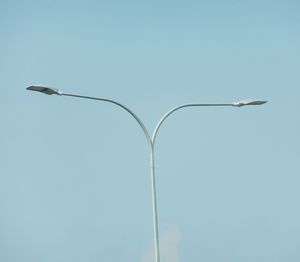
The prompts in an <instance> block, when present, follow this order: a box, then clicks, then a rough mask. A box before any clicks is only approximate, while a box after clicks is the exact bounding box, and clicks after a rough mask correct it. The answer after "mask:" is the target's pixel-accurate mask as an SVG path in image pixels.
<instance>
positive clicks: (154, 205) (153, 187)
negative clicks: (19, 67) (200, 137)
mask: <svg viewBox="0 0 300 262" xmlns="http://www.w3.org/2000/svg"><path fill="white" fill-rule="evenodd" d="M27 90H31V91H37V92H41V93H44V94H47V95H53V94H55V95H59V96H70V97H77V98H84V99H91V100H98V101H103V102H108V103H112V104H114V105H116V106H119V107H121V108H123V109H124V110H126V111H127V112H128V113H129V114H130V115H131V116H132V117H133V118H134V119H135V120H136V121H137V122H138V124H139V125H140V127H141V128H142V130H143V132H144V134H145V137H146V139H147V142H148V145H149V149H150V172H151V173H150V174H151V191H152V211H153V212H152V214H153V235H154V258H155V262H160V251H159V234H158V217H157V199H156V183H155V162H154V146H155V140H156V136H157V133H158V130H159V128H160V127H161V125H162V124H163V122H164V121H165V120H166V119H167V118H168V117H169V116H170V115H171V114H173V113H174V112H175V111H177V110H179V109H182V108H186V107H198V106H231V107H241V106H248V105H262V104H264V103H266V102H267V101H265V100H252V99H247V100H241V101H238V102H234V103H224V104H220V103H213V104H199V103H192V104H183V105H180V106H177V107H175V108H173V109H171V110H170V111H169V112H167V113H166V114H165V115H164V116H163V117H162V118H161V119H160V120H159V122H158V124H157V125H156V127H155V129H154V131H153V134H152V136H151V135H150V133H149V131H148V130H147V128H146V127H145V125H144V124H143V122H142V121H141V120H140V118H139V117H138V116H137V115H136V114H135V113H134V112H133V111H131V110H130V109H129V108H128V107H127V106H125V105H123V104H121V103H119V102H116V101H114V100H110V99H106V98H98V97H90V96H82V95H76V94H68V93H64V92H62V91H61V90H59V89H56V88H51V87H47V86H40V85H32V86H29V87H27Z"/></svg>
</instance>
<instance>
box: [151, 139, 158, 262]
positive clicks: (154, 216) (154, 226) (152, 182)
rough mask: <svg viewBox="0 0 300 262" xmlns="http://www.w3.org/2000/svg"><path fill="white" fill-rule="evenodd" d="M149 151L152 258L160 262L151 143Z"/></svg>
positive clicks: (152, 146) (152, 148)
mask: <svg viewBox="0 0 300 262" xmlns="http://www.w3.org/2000/svg"><path fill="white" fill-rule="evenodd" d="M150 148H151V150H150V169H151V191H152V215H153V234H154V256H155V262H160V250H159V234H158V215H157V213H158V212H157V200H156V196H157V194H156V182H155V161H154V144H153V142H152V143H151V147H150Z"/></svg>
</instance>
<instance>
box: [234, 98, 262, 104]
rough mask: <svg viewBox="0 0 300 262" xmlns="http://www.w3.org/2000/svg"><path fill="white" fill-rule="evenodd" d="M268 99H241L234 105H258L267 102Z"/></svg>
mask: <svg viewBox="0 0 300 262" xmlns="http://www.w3.org/2000/svg"><path fill="white" fill-rule="evenodd" d="M267 102H268V101H266V100H255V99H245V100H241V101H238V102H234V103H233V106H250V105H253V106H257V105H262V104H265V103H267Z"/></svg>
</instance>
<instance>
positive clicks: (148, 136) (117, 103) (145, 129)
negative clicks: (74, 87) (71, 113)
mask: <svg viewBox="0 0 300 262" xmlns="http://www.w3.org/2000/svg"><path fill="white" fill-rule="evenodd" d="M60 95H62V96H71V97H77V98H84V99H91V100H99V101H104V102H108V103H112V104H114V105H117V106H119V107H121V108H123V109H124V110H126V111H127V112H128V113H129V114H130V115H131V116H132V117H133V118H134V119H135V120H136V121H137V122H138V124H139V125H140V127H141V128H142V130H143V132H144V134H145V136H146V138H147V141H148V143H149V145H150V146H152V141H151V137H150V135H149V132H148V130H147V128H146V126H145V125H144V123H143V122H142V120H141V119H140V118H139V117H138V116H137V115H136V114H135V113H134V112H133V111H131V110H130V109H129V108H128V107H127V106H124V105H123V104H121V103H119V102H117V101H114V100H110V99H106V98H99V97H91V96H82V95H74V94H68V93H62V92H61V94H60Z"/></svg>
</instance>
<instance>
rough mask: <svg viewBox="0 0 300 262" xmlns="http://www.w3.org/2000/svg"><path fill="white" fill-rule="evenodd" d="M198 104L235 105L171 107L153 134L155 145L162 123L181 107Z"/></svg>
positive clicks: (181, 106) (182, 106)
mask: <svg viewBox="0 0 300 262" xmlns="http://www.w3.org/2000/svg"><path fill="white" fill-rule="evenodd" d="M196 106H235V105H234V104H184V105H180V106H177V107H175V108H173V109H171V110H170V111H169V112H167V113H166V114H165V115H164V116H163V117H162V118H161V119H160V120H159V122H158V124H157V125H156V127H155V129H154V132H153V135H152V143H153V146H154V145H155V140H156V136H157V133H158V130H159V129H160V127H161V125H162V123H163V122H164V121H165V120H166V119H167V118H168V117H169V116H170V115H171V114H173V113H174V112H176V111H177V110H179V109H182V108H185V107H196Z"/></svg>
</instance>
